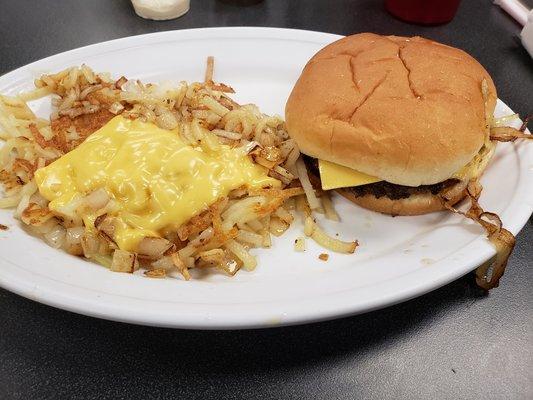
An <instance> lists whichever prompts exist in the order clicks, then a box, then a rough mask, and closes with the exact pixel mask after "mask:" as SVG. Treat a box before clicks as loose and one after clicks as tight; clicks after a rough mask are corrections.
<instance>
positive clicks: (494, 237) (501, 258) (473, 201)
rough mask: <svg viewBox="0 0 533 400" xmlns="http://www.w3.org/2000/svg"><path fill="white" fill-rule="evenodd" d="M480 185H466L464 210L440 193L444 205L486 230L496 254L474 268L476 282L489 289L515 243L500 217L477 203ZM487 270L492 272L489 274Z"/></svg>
mask: <svg viewBox="0 0 533 400" xmlns="http://www.w3.org/2000/svg"><path fill="white" fill-rule="evenodd" d="M481 191H482V187H481V185H480V184H479V182H477V181H471V182H470V183H469V184H468V187H467V197H468V199H469V201H470V207H469V209H468V210H467V211H466V212H463V211H460V210H458V209H456V208H454V207H453V206H451V205H450V204H449V203H448V199H447V198H446V194H445V193H444V194H441V198H442V199H443V204H444V206H445V207H446V208H447V209H448V210H450V211H452V212H454V213H456V214H460V215H463V216H465V217H466V218H469V219H471V220H472V221H475V222H477V223H478V224H479V225H481V226H482V227H483V228H484V229H485V231H486V232H487V237H488V239H489V241H490V242H491V243H492V244H493V245H494V247H495V248H496V256H495V258H494V259H493V260H490V261H489V262H487V263H485V264H483V265H481V266H480V267H478V269H477V270H476V282H477V284H478V285H479V286H480V287H482V288H483V289H486V290H490V289H492V288H495V287H497V286H498V284H499V281H500V278H501V277H502V276H503V273H504V272H505V267H506V266H507V261H508V259H509V256H510V255H511V252H512V251H513V248H514V245H515V237H514V236H513V234H512V233H511V232H509V231H508V230H507V229H505V228H503V226H502V221H501V219H500V217H499V216H498V215H496V214H494V213H491V212H486V211H483V209H482V208H481V206H480V205H479V203H478V199H479V196H480V194H481ZM489 270H492V273H491V274H490V276H488V275H489Z"/></svg>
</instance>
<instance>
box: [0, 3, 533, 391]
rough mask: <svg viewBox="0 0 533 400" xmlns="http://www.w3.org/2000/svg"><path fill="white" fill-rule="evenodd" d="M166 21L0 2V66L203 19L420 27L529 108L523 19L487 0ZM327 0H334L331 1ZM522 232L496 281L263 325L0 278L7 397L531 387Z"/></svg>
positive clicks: (0, 360)
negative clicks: (13, 284) (103, 310)
mask: <svg viewBox="0 0 533 400" xmlns="http://www.w3.org/2000/svg"><path fill="white" fill-rule="evenodd" d="M191 3H192V8H191V11H190V12H189V13H188V14H187V15H185V16H184V17H182V18H179V19H177V20H174V21H167V22H154V21H147V20H143V19H141V18H139V17H137V16H136V15H135V14H134V13H133V10H132V9H131V6H130V4H129V1H127V0H91V1H86V0H54V1H52V0H40V1H39V0H34V1H30V0H18V1H11V0H0V10H1V11H0V33H1V36H0V37H1V38H2V40H1V41H0V73H5V72H7V71H9V70H12V69H14V68H17V67H20V66H22V65H24V64H27V63H29V62H31V61H34V60H37V59H40V58H42V57H46V56H49V55H52V54H55V53H58V52H61V51H65V50H69V49H72V48H75V47H79V46H83V45H87V44H91V43H96V42H100V41H105V40H110V39H114V38H120V37H124V36H129V35H137V34H141V33H148V32H155V31H164V30H172V29H184V28H196V27H206V26H237V25H247V26H272V27H289V28H299V29H310V30H317V31H326V32H333V33H338V34H344V35H346V34H351V33H356V32H364V31H372V32H377V33H384V34H385V33H386V34H396V35H411V36H412V35H421V36H426V37H429V38H431V39H435V40H438V41H441V42H444V43H449V44H451V45H454V46H456V47H459V48H462V49H464V50H466V51H467V52H469V53H470V54H472V55H473V56H474V57H476V58H477V59H478V60H479V61H480V62H481V63H482V64H483V65H484V66H485V67H486V68H487V69H488V71H489V72H490V74H491V75H492V77H493V78H494V81H495V82H496V84H497V87H498V91H499V97H500V98H501V99H502V100H503V101H505V102H506V103H507V104H509V105H510V106H511V107H512V108H513V109H515V110H516V111H518V112H520V113H521V114H524V115H525V114H527V113H528V112H531V111H532V110H531V108H530V107H531V105H530V102H529V100H530V99H531V90H532V89H533V73H532V72H533V68H532V67H533V62H532V59H531V58H530V57H529V55H528V54H527V53H526V51H525V50H524V49H523V48H522V47H521V45H520V44H519V40H518V39H517V35H518V34H519V31H520V28H519V26H518V25H516V24H515V22H514V21H513V20H511V19H510V18H509V17H508V16H507V15H505V14H504V13H503V12H501V10H500V9H499V8H498V7H496V6H493V5H491V4H490V3H491V2H489V1H486V0H468V1H463V2H462V5H461V7H460V9H459V12H458V15H457V16H456V18H455V19H454V20H453V21H452V22H451V23H450V24H448V25H444V26H438V27H420V26H414V25H409V24H405V23H403V22H400V21H397V20H394V19H393V18H391V17H390V16H389V15H388V14H387V13H386V12H385V11H384V9H383V2H382V1H381V0H336V1H335V2H333V1H326V0H323V1H320V0H290V1H286V0H265V1H264V2H263V3H261V4H258V5H254V6H249V7H242V6H235V5H228V4H224V3H222V2H220V1H217V0H192V2H191ZM333 4H334V5H333ZM531 222H532V221H531V220H530V221H529V223H528V224H527V225H526V227H525V228H524V229H523V231H522V232H521V233H520V234H519V235H518V241H517V246H516V250H515V252H514V254H513V256H512V257H511V260H510V263H509V266H508V269H507V273H506V275H505V277H504V279H503V281H502V286H501V287H500V288H498V289H496V290H494V291H492V292H491V293H490V294H488V295H487V294H485V293H483V292H481V291H480V290H479V289H477V288H476V287H475V285H474V284H473V278H472V274H470V275H467V276H465V277H463V278H461V279H459V280H457V281H455V282H453V283H451V284H449V285H447V286H445V287H443V288H441V289H438V290H436V291H434V292H432V293H429V294H427V295H425V296H422V297H419V298H417V299H414V300H411V301H409V302H406V303H403V304H399V305H396V306H393V307H389V308H387V309H384V310H381V311H377V312H372V313H369V314H365V315H360V316H356V317H351V318H344V319H340V320H336V321H329V322H323V323H317V324H310V325H303V326H296V327H288V328H277V329H267V330H257V331H236V332H228V331H210V332H202V331H180V330H168V329H156V328H148V327H140V326H132V325H126V324H121V323H114V322H109V321H102V320H97V319H93V318H89V317H84V316H80V315H75V314H72V313H69V312H65V311H61V310H56V309H53V308H51V307H47V306H44V305H40V304H38V303H35V302H32V301H30V300H26V299H24V298H21V297H19V296H17V295H14V294H11V293H9V292H6V291H4V290H0V324H1V328H0V398H1V399H59V398H61V399H63V398H80V399H106V398H112V399H130V398H142V399H151V398H154V399H156V398H157V399H163V398H184V399H185V398H201V399H223V398H227V399H240V398H247V399H281V398H294V399H296V398H303V399H310V398H314V399H315V398H316V399H344V398H346V399H352V398H364V399H385V398H393V399H404V398H405V399H428V398H439V399H440V398H442V399H481V398H483V399H504V398H505V399H526V398H529V399H531V398H533V350H532V349H533V345H532V342H533V306H532V305H533V292H532V291H531V282H532V279H533V270H532V268H531V266H532V262H531V261H532V259H533V249H532V247H531V241H532V239H533V224H532V223H531Z"/></svg>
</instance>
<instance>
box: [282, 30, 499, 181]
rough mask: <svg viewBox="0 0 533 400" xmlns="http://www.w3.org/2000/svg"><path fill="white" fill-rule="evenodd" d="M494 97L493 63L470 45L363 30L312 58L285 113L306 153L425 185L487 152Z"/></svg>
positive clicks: (292, 133) (293, 92)
mask: <svg viewBox="0 0 533 400" xmlns="http://www.w3.org/2000/svg"><path fill="white" fill-rule="evenodd" d="M483 81H485V82H486V84H484V83H483ZM482 86H485V87H486V89H487V90H486V93H487V95H486V96H485V98H484V96H483V94H482ZM496 98H497V97H496V88H495V87H494V83H493V82H492V79H491V77H490V76H489V74H488V73H487V71H486V70H485V69H484V68H483V67H482V66H481V65H480V64H479V63H478V62H477V61H476V60H475V59H474V58H472V57H471V56H469V55H468V54H466V53H465V52H464V51H462V50H459V49H455V48H453V47H449V46H445V45H443V44H440V43H436V42H433V41H431V40H427V39H423V38H420V37H413V38H405V37H399V36H380V35H375V34H371V33H362V34H357V35H353V36H349V37H346V38H343V39H341V40H339V41H337V42H334V43H332V44H330V45H328V46H326V47H325V48H324V49H322V50H321V51H319V52H318V53H317V54H316V55H315V56H314V57H313V58H312V59H311V60H310V61H309V62H308V63H307V65H306V66H305V68H304V70H303V72H302V74H301V76H300V78H299V79H298V82H297V83H296V85H295V86H294V89H293V91H292V93H291V95H290V97H289V100H288V102H287V105H286V109H285V117H286V123H287V129H288V132H289V134H290V135H291V137H292V138H294V139H295V140H296V142H297V143H298V145H299V147H300V149H301V151H302V152H303V153H305V154H308V155H310V156H312V157H316V158H319V159H323V160H327V161H331V162H334V163H337V164H341V165H345V166H347V167H350V168H353V169H355V170H357V171H361V172H364V173H366V174H369V175H373V176H377V177H379V178H381V179H383V180H386V181H388V182H391V183H395V184H399V185H406V186H420V185H429V184H434V183H437V182H442V181H444V180H446V179H448V178H450V177H451V176H452V175H453V174H454V173H455V172H456V171H458V170H459V169H461V168H462V167H463V166H464V165H466V164H467V163H468V162H469V161H471V160H472V158H473V157H474V156H475V155H476V154H477V153H478V152H479V150H480V148H481V146H482V145H483V143H484V141H485V138H486V134H487V128H486V124H487V120H486V113H487V115H490V116H492V114H493V112H494V108H495V106H496Z"/></svg>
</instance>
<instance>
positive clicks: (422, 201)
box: [337, 181, 468, 216]
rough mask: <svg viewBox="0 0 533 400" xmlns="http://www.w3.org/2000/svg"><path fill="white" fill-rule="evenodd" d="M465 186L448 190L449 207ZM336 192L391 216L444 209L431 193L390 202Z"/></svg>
mask: <svg viewBox="0 0 533 400" xmlns="http://www.w3.org/2000/svg"><path fill="white" fill-rule="evenodd" d="M467 184H468V182H466V181H459V182H457V183H456V184H455V185H454V186H453V187H451V188H450V189H448V191H447V192H446V197H448V198H449V199H450V200H449V204H450V205H454V204H456V203H458V202H459V201H461V200H462V199H463V198H464V197H465V195H466V190H465V189H466V186H467ZM337 192H338V193H339V194H341V195H342V196H344V197H346V198H347V199H348V200H350V201H352V202H353V203H355V204H357V205H359V206H361V207H363V208H367V209H369V210H372V211H377V212H380V213H383V214H390V215H393V216H396V215H421V214H428V213H430V212H434V211H441V210H444V209H445V208H444V206H443V204H442V200H441V198H440V197H439V196H438V195H434V194H432V193H431V192H427V193H417V194H413V195H411V196H409V197H408V198H406V199H399V200H392V199H390V198H388V197H387V196H383V197H380V198H377V197H376V196H374V195H372V194H367V195H365V196H359V197H357V196H355V195H354V194H353V193H351V192H350V191H349V190H347V189H337Z"/></svg>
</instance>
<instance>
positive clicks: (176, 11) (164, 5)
mask: <svg viewBox="0 0 533 400" xmlns="http://www.w3.org/2000/svg"><path fill="white" fill-rule="evenodd" d="M131 3H132V4H133V8H134V9H135V12H136V13H137V15H138V16H139V17H143V18H146V19H154V20H158V21H161V20H167V19H174V18H178V17H181V16H182V15H183V14H185V13H186V12H187V11H189V4H190V0H131Z"/></svg>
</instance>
